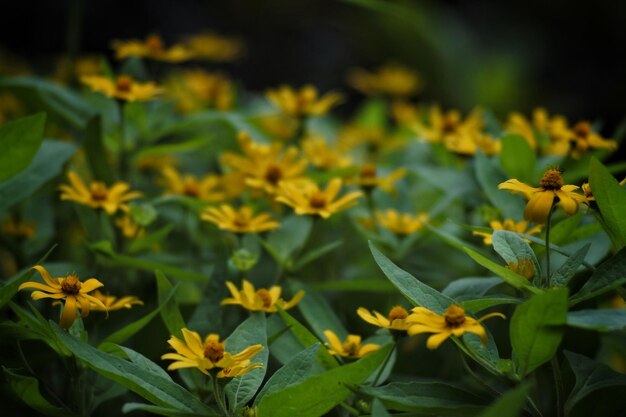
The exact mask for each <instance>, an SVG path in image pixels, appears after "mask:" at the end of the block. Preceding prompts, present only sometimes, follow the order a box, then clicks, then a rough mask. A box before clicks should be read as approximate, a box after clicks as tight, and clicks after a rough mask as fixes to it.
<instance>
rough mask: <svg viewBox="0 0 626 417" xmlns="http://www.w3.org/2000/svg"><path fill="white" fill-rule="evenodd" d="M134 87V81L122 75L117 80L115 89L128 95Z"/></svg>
mask: <svg viewBox="0 0 626 417" xmlns="http://www.w3.org/2000/svg"><path fill="white" fill-rule="evenodd" d="M132 87H133V79H132V78H130V77H129V76H128V75H120V76H119V77H117V80H115V88H116V89H117V91H119V92H122V93H128V92H129V91H130V90H131V88H132Z"/></svg>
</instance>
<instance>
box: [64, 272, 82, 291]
mask: <svg viewBox="0 0 626 417" xmlns="http://www.w3.org/2000/svg"><path fill="white" fill-rule="evenodd" d="M81 286H82V284H81V283H80V281H79V280H78V277H77V276H76V274H70V275H68V276H67V277H65V279H64V280H63V282H62V283H61V290H62V291H63V293H64V294H66V295H76V294H78V293H79V292H80V287H81Z"/></svg>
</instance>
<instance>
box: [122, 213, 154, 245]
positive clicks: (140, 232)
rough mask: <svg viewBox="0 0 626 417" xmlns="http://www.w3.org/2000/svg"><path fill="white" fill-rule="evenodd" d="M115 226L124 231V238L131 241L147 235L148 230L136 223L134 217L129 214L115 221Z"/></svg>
mask: <svg viewBox="0 0 626 417" xmlns="http://www.w3.org/2000/svg"><path fill="white" fill-rule="evenodd" d="M115 225H116V226H117V227H118V228H119V229H120V230H121V231H122V234H123V235H124V237H127V238H129V239H135V238H138V237H142V236H144V235H145V233H146V230H145V229H144V228H143V227H142V226H140V225H139V224H137V223H135V220H133V216H131V214H130V213H128V212H126V213H124V215H123V216H122V217H120V218H118V219H115Z"/></svg>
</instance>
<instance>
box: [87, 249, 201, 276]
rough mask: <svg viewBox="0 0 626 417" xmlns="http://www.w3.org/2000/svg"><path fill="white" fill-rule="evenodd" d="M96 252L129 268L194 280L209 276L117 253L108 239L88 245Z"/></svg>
mask: <svg viewBox="0 0 626 417" xmlns="http://www.w3.org/2000/svg"><path fill="white" fill-rule="evenodd" d="M89 247H90V248H91V249H92V250H93V251H94V252H96V254H98V255H100V256H102V257H104V258H106V259H109V260H110V261H111V262H113V263H115V264H117V265H121V266H129V267H131V268H137V269H141V270H143V271H149V272H154V271H156V270H160V271H162V272H163V273H166V274H167V275H171V276H173V277H176V278H178V279H180V280H187V281H196V282H202V283H206V282H207V281H208V280H209V277H207V276H205V275H202V274H199V273H197V272H192V271H187V270H184V269H180V268H177V267H174V266H170V265H167V264H164V263H161V262H155V261H152V260H147V259H140V258H134V257H131V256H126V255H119V254H117V253H115V251H114V250H113V246H112V244H111V242H110V241H107V240H103V241H100V242H96V243H92V244H91V245H90V246H89Z"/></svg>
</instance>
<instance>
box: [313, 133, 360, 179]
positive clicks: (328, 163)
mask: <svg viewBox="0 0 626 417" xmlns="http://www.w3.org/2000/svg"><path fill="white" fill-rule="evenodd" d="M302 151H303V152H304V156H305V157H306V158H307V159H308V160H309V162H311V164H312V165H313V166H315V167H316V168H319V169H322V170H325V171H327V170H331V169H338V168H346V167H348V166H350V164H352V158H350V156H348V155H346V154H345V153H344V152H342V151H341V150H340V149H338V148H337V147H331V146H330V145H329V144H328V142H327V141H326V139H324V138H323V137H321V136H317V135H312V136H308V137H307V138H306V139H304V140H303V141H302Z"/></svg>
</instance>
